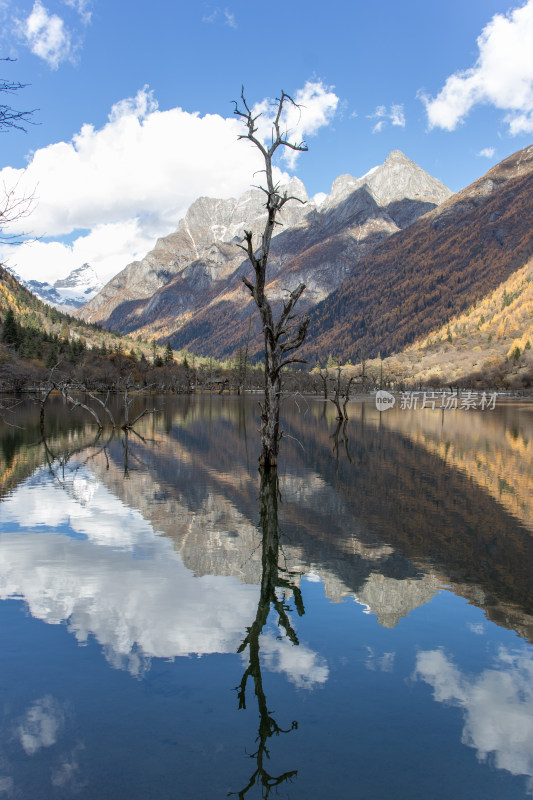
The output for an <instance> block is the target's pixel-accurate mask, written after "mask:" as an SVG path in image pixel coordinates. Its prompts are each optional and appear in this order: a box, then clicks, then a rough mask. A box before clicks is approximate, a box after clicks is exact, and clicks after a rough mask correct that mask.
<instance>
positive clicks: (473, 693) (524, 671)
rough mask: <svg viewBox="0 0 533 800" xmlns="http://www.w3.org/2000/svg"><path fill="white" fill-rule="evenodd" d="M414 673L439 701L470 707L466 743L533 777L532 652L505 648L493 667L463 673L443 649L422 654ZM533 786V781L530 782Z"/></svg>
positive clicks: (506, 767) (482, 756)
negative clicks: (478, 672) (475, 673)
mask: <svg viewBox="0 0 533 800" xmlns="http://www.w3.org/2000/svg"><path fill="white" fill-rule="evenodd" d="M415 676H416V677H418V678H421V679H422V680H424V681H426V683H428V684H429V685H430V686H432V687H433V692H434V697H435V700H437V702H439V703H452V704H453V705H457V706H460V707H461V708H463V709H464V712H465V722H464V728H463V736H462V743H463V744H465V745H467V746H468V747H473V748H475V749H476V750H477V754H478V758H479V760H480V761H486V760H487V758H488V757H489V755H492V756H493V758H494V764H495V766H496V767H497V768H498V769H504V770H507V771H508V772H510V773H511V774H512V775H526V776H528V777H529V778H530V779H531V778H532V776H533V657H532V656H531V655H529V654H527V653H526V652H525V651H522V652H509V651H508V650H505V649H503V648H502V649H501V650H500V652H499V653H498V657H497V659H496V662H495V664H494V668H493V669H487V670H484V671H483V672H482V673H481V674H480V675H477V676H472V675H466V674H464V673H462V672H461V671H460V670H459V669H458V668H457V667H456V666H455V665H454V664H453V662H452V661H451V660H450V659H449V658H448V657H447V656H446V655H445V654H444V653H443V652H442V650H427V651H423V652H421V653H419V654H418V656H417V662H416V671H415ZM528 783H529V787H530V789H533V782H532V781H531V780H530V781H529V782H528Z"/></svg>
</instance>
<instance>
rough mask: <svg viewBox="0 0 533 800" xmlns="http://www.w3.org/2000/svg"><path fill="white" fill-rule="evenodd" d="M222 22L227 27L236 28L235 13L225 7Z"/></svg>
mask: <svg viewBox="0 0 533 800" xmlns="http://www.w3.org/2000/svg"><path fill="white" fill-rule="evenodd" d="M224 22H225V23H226V25H227V26H228V27H229V28H236V27H237V23H236V22H235V14H233V13H232V12H231V11H228V9H227V8H225V9H224Z"/></svg>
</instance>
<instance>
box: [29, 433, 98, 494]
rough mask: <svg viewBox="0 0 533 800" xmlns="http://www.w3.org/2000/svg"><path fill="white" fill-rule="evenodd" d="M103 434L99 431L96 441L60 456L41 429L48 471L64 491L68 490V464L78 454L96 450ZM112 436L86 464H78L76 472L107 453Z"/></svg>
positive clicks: (89, 457)
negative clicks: (102, 453)
mask: <svg viewBox="0 0 533 800" xmlns="http://www.w3.org/2000/svg"><path fill="white" fill-rule="evenodd" d="M101 434H102V432H101V430H98V433H97V434H96V436H95V437H94V439H93V440H92V441H91V442H89V443H88V444H83V445H80V446H79V447H75V448H73V449H72V450H66V451H65V452H63V453H62V454H61V455H58V454H57V453H54V452H53V451H52V448H51V447H50V445H49V443H48V440H47V438H46V436H45V435H44V431H43V429H42V428H41V444H42V445H43V449H44V455H45V459H46V463H47V464H48V470H49V472H50V474H51V475H52V477H53V478H54V480H55V481H57V483H58V485H59V486H61V488H62V489H65V488H66V486H65V467H66V465H67V464H68V462H69V461H70V460H71V459H72V458H73V457H74V456H75V455H77V454H78V453H81V452H82V451H85V450H88V449H90V448H96V447H97V445H98V443H99V441H100V437H101ZM112 436H113V434H112V433H111V435H110V437H109V438H108V439H107V441H105V442H103V443H102V444H100V447H98V449H97V450H96V451H95V452H94V453H92V454H91V455H90V456H88V457H87V459H86V460H85V462H83V464H78V465H77V467H76V471H77V470H79V469H80V467H82V466H85V464H87V463H88V462H89V461H90V460H91V459H92V458H95V456H96V455H98V453H101V452H102V451H103V452H104V453H106V448H107V447H108V445H109V442H110V441H111V438H112ZM106 459H107V453H106ZM61 473H62V477H61Z"/></svg>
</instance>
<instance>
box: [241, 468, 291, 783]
mask: <svg viewBox="0 0 533 800" xmlns="http://www.w3.org/2000/svg"><path fill="white" fill-rule="evenodd" d="M278 496H279V487H278V478H277V473H276V472H262V473H261V489H260V495H259V502H260V525H261V534H262V559H261V566H262V573H261V592H260V596H259V602H258V605H257V614H256V617H255V620H254V621H253V623H252V624H251V626H250V627H249V628H248V629H247V631H248V632H247V635H246V638H245V639H244V641H243V642H242V644H241V645H240V647H239V650H238V652H239V653H242V652H244V650H245V649H246V648H247V647H248V648H249V655H248V667H247V668H246V670H245V672H244V675H243V676H242V680H241V682H240V685H239V686H238V687H237V694H238V698H239V708H246V685H247V682H248V678H250V677H251V678H252V679H253V682H254V690H255V696H256V698H257V705H258V709H259V731H258V736H257V739H256V742H257V743H258V744H257V750H256V752H255V753H253V754H251V756H250V757H251V758H253V759H255V762H256V765H257V768H256V769H255V770H254V772H253V773H252V775H251V777H250V780H249V781H248V783H247V784H246V786H245V787H244V789H242V790H241V791H240V792H238V793H237V794H238V796H239V798H244V796H245V795H246V794H247V793H248V792H249V791H250V789H251V788H252V787H253V786H255V785H257V786H261V788H262V793H263V797H264V798H267V797H268V796H269V795H270V792H271V790H272V789H274V788H276V787H277V786H279V785H280V784H282V783H284V782H285V781H289V780H291V779H292V778H294V777H295V776H296V775H297V772H298V771H297V770H290V771H288V772H284V773H283V774H281V775H277V776H274V775H271V774H270V773H269V772H268V771H267V769H266V765H265V761H266V759H269V758H270V753H269V749H268V747H267V743H268V740H269V739H270V737H271V736H274V735H276V736H279V735H280V733H289V731H291V730H294V729H295V728H297V727H298V723H297V722H296V721H293V722H292V723H291V726H290V728H281V727H280V726H279V725H278V723H277V722H276V720H275V719H274V717H273V716H272V712H271V711H269V709H268V703H267V698H266V694H265V690H264V687H263V677H262V674H261V661H260V652H259V651H260V641H259V639H260V636H261V632H262V631H263V629H264V627H265V625H266V623H267V620H268V616H269V614H270V608H271V606H273V607H274V610H275V611H276V613H277V617H278V625H279V626H280V628H282V630H283V631H284V632H285V635H286V636H287V637H288V638H289V640H290V641H291V642H292V644H293V645H298V644H299V641H298V637H297V635H296V632H295V630H294V628H293V627H292V624H291V621H290V619H289V616H288V613H287V612H288V611H289V610H290V609H289V605H288V603H287V600H286V596H285V593H287V592H291V593H292V594H293V596H294V603H295V606H296V610H297V612H298V614H299V615H300V616H302V614H303V613H304V607H303V601H302V595H301V591H300V589H299V588H298V587H297V586H296V585H295V584H294V583H293V582H292V581H291V577H292V575H291V573H288V572H286V571H285V570H283V569H282V568H281V567H280V566H279V549H280V543H279V526H278ZM283 572H285V575H283V574H280V573H283ZM280 589H281V590H282V592H283V594H282V595H281V596H280V594H279V590H280ZM232 794H236V793H232Z"/></svg>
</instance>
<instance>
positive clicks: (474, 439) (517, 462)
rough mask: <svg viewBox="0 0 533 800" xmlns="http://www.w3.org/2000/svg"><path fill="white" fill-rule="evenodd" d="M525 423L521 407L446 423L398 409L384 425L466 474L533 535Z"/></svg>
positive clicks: (463, 415)
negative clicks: (522, 425)
mask: <svg viewBox="0 0 533 800" xmlns="http://www.w3.org/2000/svg"><path fill="white" fill-rule="evenodd" d="M526 408H527V406H526ZM502 415H503V419H502ZM519 417H520V406H513V405H509V406H507V407H503V408H502V409H501V414H498V415H496V416H495V415H494V414H493V413H492V412H490V411H485V412H483V413H481V412H477V413H476V412H475V411H468V412H464V411H463V412H457V413H453V412H452V413H447V414H446V415H445V416H444V417H443V416H442V414H440V413H439V412H435V411H431V410H427V409H425V410H421V411H419V412H418V413H417V414H416V415H414V417H413V416H412V415H409V414H405V413H402V412H401V411H399V410H398V409H396V410H395V411H393V412H392V413H390V414H385V415H384V417H383V425H386V426H387V428H390V429H392V430H394V431H397V432H398V433H402V434H403V435H406V436H408V437H409V438H410V439H411V440H412V441H413V442H414V443H415V444H416V445H417V447H418V446H421V447H423V448H424V449H425V450H427V451H428V452H430V453H434V454H435V455H438V456H439V457H440V458H441V459H442V460H443V461H444V462H445V463H446V464H447V465H448V466H449V467H452V468H454V469H458V470H460V471H461V472H463V473H464V474H465V475H467V476H468V477H469V478H471V479H472V480H473V481H475V483H476V484H477V485H478V486H480V487H482V488H483V489H485V490H486V491H487V492H488V493H489V494H490V495H491V496H492V497H493V498H494V499H495V500H496V501H497V502H498V503H500V504H501V505H502V506H503V507H504V508H505V510H506V511H508V512H509V513H510V514H512V515H513V516H515V517H516V518H517V519H518V520H519V521H520V522H521V523H522V524H523V525H525V527H527V528H528V529H529V530H530V531H531V532H532V533H533V492H532V487H533V440H532V439H531V433H530V431H528V430H527V429H525V430H521V429H520V423H519Z"/></svg>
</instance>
